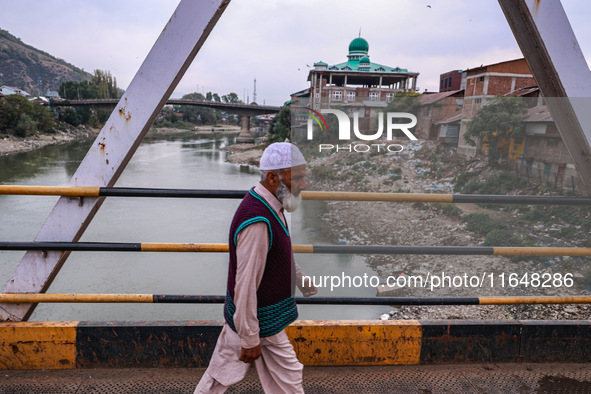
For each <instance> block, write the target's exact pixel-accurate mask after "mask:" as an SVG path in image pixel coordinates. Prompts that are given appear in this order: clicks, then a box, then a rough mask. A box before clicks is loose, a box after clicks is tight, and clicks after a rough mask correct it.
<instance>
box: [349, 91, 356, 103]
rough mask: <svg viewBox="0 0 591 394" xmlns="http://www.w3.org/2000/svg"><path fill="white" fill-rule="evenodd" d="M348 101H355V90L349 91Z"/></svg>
mask: <svg viewBox="0 0 591 394" xmlns="http://www.w3.org/2000/svg"><path fill="white" fill-rule="evenodd" d="M347 101H355V92H347Z"/></svg>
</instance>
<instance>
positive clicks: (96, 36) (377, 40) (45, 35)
mask: <svg viewBox="0 0 591 394" xmlns="http://www.w3.org/2000/svg"><path fill="white" fill-rule="evenodd" d="M178 3H179V0H100V1H97V0H43V1H40V0H18V1H15V0H0V10H1V11H0V28H2V29H4V30H8V31H9V32H10V33H12V34H13V35H15V36H17V37H19V38H20V39H21V40H23V41H24V42H25V43H27V44H30V45H33V46H35V47H37V48H39V49H41V50H43V51H46V52H48V53H50V54H52V55H54V56H56V57H59V58H62V59H64V60H66V61H67V62H70V63H72V64H74V65H76V66H78V67H81V68H83V69H85V70H86V71H89V72H92V71H93V70H95V69H101V70H109V71H110V72H111V73H112V74H113V75H114V76H115V77H116V78H117V82H118V85H119V86H120V87H122V88H126V87H127V86H128V84H129V83H130V81H131V80H132V78H133V76H134V75H135V73H136V71H137V70H138V68H139V66H140V65H141V63H142V61H143V60H144V58H145V57H146V55H147V54H148V52H149V51H150V48H151V47H152V45H153V44H154V42H155V40H156V38H157V37H158V35H159V34H160V32H161V31H162V28H163V27H164V26H165V25H166V23H167V21H168V19H169V18H170V16H171V15H172V13H173V11H174V9H175V8H176V6H177V5H178ZM562 3H563V6H564V8H565V10H566V12H567V15H568V16H569V18H570V21H571V24H572V26H573V29H574V31H575V34H576V35H577V38H578V40H579V44H580V45H581V47H582V49H583V52H584V54H585V56H586V58H587V59H591V26H590V24H589V20H591V2H589V1H588V0H563V1H562ZM360 29H361V36H362V37H364V38H365V39H366V40H367V41H368V42H369V55H370V59H371V60H372V61H373V62H376V63H381V64H384V65H387V66H392V67H396V66H398V67H401V68H406V69H408V70H409V71H416V72H419V73H420V76H419V79H418V87H419V88H420V90H421V91H424V90H425V89H428V90H430V91H437V90H438V86H439V74H442V73H444V72H447V71H450V70H454V69H466V68H473V67H477V66H480V65H481V64H490V63H496V62H500V61H504V60H510V59H515V58H519V57H522V55H521V51H520V50H519V47H518V46H517V43H516V41H515V39H514V37H513V35H512V33H511V30H510V29H509V26H508V24H507V22H506V20H505V18H504V16H503V13H502V12H501V8H500V6H499V5H498V2H497V0H366V1H359V0H356V1H350V0H320V1H319V0H232V2H231V3H230V5H229V6H228V8H227V9H226V11H225V13H224V14H223V15H222V17H221V19H220V20H219V22H218V23H217V25H216V26H215V28H214V29H213V32H212V33H211V35H210V36H209V38H208V40H207V41H206V42H205V45H204V46H203V47H202V49H201V51H200V52H199V53H198V54H197V57H196V58H195V61H194V62H193V65H192V66H191V68H189V70H188V71H187V73H186V74H185V76H184V78H183V80H182V81H181V82H180V84H179V86H178V88H177V90H176V91H175V93H173V97H181V96H182V95H183V94H186V93H191V92H195V91H199V92H202V93H203V92H207V91H213V92H217V93H220V94H226V93H229V92H232V91H233V92H236V93H237V94H238V95H239V96H240V98H242V99H245V97H244V96H245V93H246V91H247V90H248V91H249V96H250V99H251V101H252V94H253V80H254V78H256V80H257V102H258V103H259V104H262V103H263V102H265V103H266V104H275V105H280V104H282V103H283V102H284V101H286V100H288V99H289V94H290V93H292V92H295V91H298V90H301V89H304V88H306V87H307V86H308V83H307V81H306V78H307V75H308V71H309V66H311V65H312V64H313V63H314V62H317V61H320V60H322V61H324V62H327V63H328V64H335V63H340V62H343V61H346V60H347V58H346V55H347V53H348V45H349V43H350V42H351V40H352V39H354V38H355V37H357V36H358V35H359V30H360Z"/></svg>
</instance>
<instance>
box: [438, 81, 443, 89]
mask: <svg viewBox="0 0 591 394" xmlns="http://www.w3.org/2000/svg"><path fill="white" fill-rule="evenodd" d="M439 82H440V83H439V89H443V79H442V80H441V81H439Z"/></svg>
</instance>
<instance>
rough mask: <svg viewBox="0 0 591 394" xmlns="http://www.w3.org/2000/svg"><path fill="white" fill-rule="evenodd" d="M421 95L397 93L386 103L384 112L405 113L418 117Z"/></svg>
mask: <svg viewBox="0 0 591 394" xmlns="http://www.w3.org/2000/svg"><path fill="white" fill-rule="evenodd" d="M420 98H421V95H420V93H414V92H411V93H405V92H399V93H396V95H395V96H394V97H393V98H392V101H390V102H389V103H388V105H387V106H386V108H385V109H384V112H386V113H388V112H407V113H409V114H413V115H415V116H418V114H419V110H420V108H421V100H420Z"/></svg>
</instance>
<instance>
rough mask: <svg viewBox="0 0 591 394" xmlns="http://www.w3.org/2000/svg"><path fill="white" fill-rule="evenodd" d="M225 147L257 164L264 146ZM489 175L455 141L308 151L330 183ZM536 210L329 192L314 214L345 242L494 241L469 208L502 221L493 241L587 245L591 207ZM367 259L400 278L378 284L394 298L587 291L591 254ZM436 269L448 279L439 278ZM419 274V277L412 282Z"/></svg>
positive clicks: (402, 185) (482, 312)
mask: <svg viewBox="0 0 591 394" xmlns="http://www.w3.org/2000/svg"><path fill="white" fill-rule="evenodd" d="M226 150H228V151H229V152H231V153H230V154H229V155H228V157H227V160H228V161H230V162H232V163H237V164H246V165H254V166H256V165H258V161H259V159H260V156H261V154H262V150H263V147H262V146H258V145H257V146H253V145H233V146H229V147H227V148H226ZM461 174H467V175H461ZM495 176H497V177H500V178H502V177H503V176H505V175H502V174H501V175H499V174H496V173H495V172H494V171H490V170H489V169H488V166H487V163H486V162H485V161H479V160H471V161H468V160H464V159H462V158H459V157H458V156H457V155H455V154H454V152H453V151H452V150H451V149H448V148H437V145H436V144H434V143H431V142H422V143H418V144H409V145H408V146H406V147H405V150H404V152H403V153H401V154H400V153H384V154H359V153H356V152H351V153H349V152H339V153H335V154H332V155H329V156H324V157H319V158H316V159H313V160H311V161H310V162H309V181H308V186H309V189H310V190H326V191H329V190H330V191H372V192H408V193H452V192H453V190H454V187H455V186H456V183H457V182H458V181H462V179H465V178H467V177H468V178H470V179H472V180H473V183H474V182H475V183H474V184H478V182H476V181H480V182H482V183H484V182H486V180H487V179H496V178H494V177H495ZM468 186H470V185H468ZM513 187H514V190H513V193H515V194H537V193H535V190H532V189H528V188H527V187H528V186H527V185H521V186H520V187H521V188H519V187H518V186H517V185H514V186H513ZM491 194H495V193H491ZM572 209H575V208H572ZM540 212H541V211H540ZM540 212H538V211H535V210H534V208H533V207H531V206H529V207H528V206H526V207H515V206H509V207H505V208H502V207H501V208H499V207H483V206H478V205H476V204H457V205H455V206H454V205H452V204H423V203H385V202H355V201H329V202H327V212H326V213H325V214H324V215H323V216H322V217H321V218H320V220H322V222H323V225H324V227H326V228H327V229H328V231H329V232H330V235H331V236H332V238H333V240H334V243H335V244H345V245H347V244H350V245H415V246H416V245H425V246H483V245H484V244H485V243H486V242H490V240H489V239H488V238H486V237H485V236H484V235H483V234H482V233H478V232H474V231H470V226H469V224H468V223H467V222H466V218H467V217H468V216H469V215H471V214H483V215H485V216H486V217H488V218H489V219H487V220H489V221H490V222H491V223H497V224H498V223H501V224H504V226H502V225H499V226H500V227H502V228H503V229H504V230H505V231H504V232H501V233H498V234H500V238H499V239H497V240H496V242H498V243H496V244H495V245H494V246H506V245H507V244H508V243H509V242H511V241H515V239H518V240H519V241H520V242H521V243H520V244H521V245H523V246H588V245H587V243H588V242H589V239H588V235H587V236H585V234H587V232H586V231H585V230H584V228H586V227H585V226H586V225H588V224H589V223H588V221H591V216H589V212H588V211H581V212H582V213H581V214H582V215H587V217H586V219H585V220H587V222H584V223H583V226H580V225H579V226H573V225H572V224H569V223H568V222H564V221H561V220H560V219H559V218H556V217H554V216H552V217H548V218H542V217H539V218H538V217H536V215H538V214H541V213H540ZM545 219H548V220H545ZM544 222H545V223H544ZM582 227H583V228H582ZM567 230H568V231H567ZM571 230H572V231H571ZM511 234H514V235H511ZM567 234H568V235H569V237H566V235H567ZM577 234H578V235H580V236H577ZM567 239H568V241H567ZM366 262H367V264H368V265H369V266H371V267H372V268H373V269H374V270H375V271H376V272H377V273H378V274H379V276H380V280H381V281H382V283H384V284H386V281H387V280H388V279H390V282H391V283H393V282H395V281H396V280H398V281H397V282H396V283H397V284H399V285H400V284H402V286H392V287H388V286H383V287H382V289H383V290H386V291H385V292H384V293H383V294H384V295H388V296H395V297H396V296H399V297H485V296H488V297H494V296H502V297H505V296H526V295H528V296H529V295H531V296H534V295H535V296H565V295H588V294H590V290H591V288H590V287H589V286H590V283H589V277H590V272H589V268H586V267H587V266H588V264H585V263H589V258H588V257H578V258H570V257H532V258H517V257H507V256H462V255H453V256H445V255H433V256H428V255H368V256H366ZM337 274H339V273H336V272H335V273H334V275H337ZM345 274H347V273H346V272H345ZM567 274H569V275H568V276H566V275H567ZM399 278H401V279H399ZM438 278H441V279H444V278H449V279H444V282H442V283H440V284H439V286H435V285H437V283H433V282H434V281H436V279H438ZM470 278H472V283H470V282H469V279H470ZM510 278H511V279H510ZM548 278H550V280H546V279H548ZM557 278H560V280H558V279H557ZM565 278H567V279H572V282H571V281H570V280H569V281H566V282H565V280H564V279H565ZM454 279H455V282H453V281H454ZM555 279H557V280H555ZM420 280H422V281H423V282H424V283H425V285H424V286H415V285H414V283H416V281H420ZM477 282H478V283H477ZM571 283H572V285H571ZM405 284H406V285H405ZM567 285H570V286H567ZM590 313H591V308H589V306H587V305H507V306H432V307H409V306H393V307H392V308H391V311H390V313H387V314H385V315H383V316H382V317H381V318H384V319H386V318H389V319H571V320H572V319H575V320H576V319H589V318H590Z"/></svg>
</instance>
